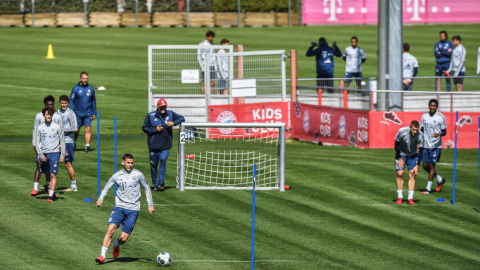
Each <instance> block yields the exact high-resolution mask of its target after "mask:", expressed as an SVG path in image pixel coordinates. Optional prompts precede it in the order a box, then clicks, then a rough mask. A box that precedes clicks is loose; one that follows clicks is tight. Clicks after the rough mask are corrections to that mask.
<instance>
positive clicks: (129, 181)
mask: <svg viewBox="0 0 480 270" xmlns="http://www.w3.org/2000/svg"><path fill="white" fill-rule="evenodd" d="M122 165H123V168H122V169H121V170H120V171H118V172H116V173H115V174H114V175H113V176H112V177H111V178H110V179H109V180H108V182H107V184H105V188H104V189H103V190H102V193H101V194H100V197H98V200H97V206H98V207H100V206H102V204H103V199H104V198H105V196H107V193H108V191H109V190H110V189H111V188H112V187H113V186H114V185H115V184H117V186H118V189H117V196H116V197H115V207H114V208H113V211H112V213H111V214H110V218H109V219H108V229H107V233H106V234H105V237H104V238H103V244H102V250H101V253H100V256H98V257H97V258H95V261H96V262H97V263H99V264H104V263H105V255H106V253H107V251H108V248H109V247H110V243H111V242H112V236H113V234H114V233H115V230H116V229H117V228H118V226H120V224H122V234H121V235H120V236H119V237H118V239H117V240H115V242H114V244H113V246H114V247H113V258H115V259H116V258H118V255H120V245H123V244H125V242H127V239H128V237H129V236H130V234H131V233H132V231H133V228H134V227H135V223H136V222H137V217H138V212H139V211H140V199H141V197H142V194H141V193H140V187H142V188H143V190H144V191H145V197H147V204H148V212H149V213H150V215H151V214H153V212H154V211H155V208H154V207H153V199H152V191H151V190H150V186H149V185H148V182H147V179H146V178H145V176H144V175H143V173H142V172H140V171H139V170H136V169H134V168H133V156H132V155H131V154H125V155H124V156H123V159H122Z"/></svg>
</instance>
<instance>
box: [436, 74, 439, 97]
mask: <svg viewBox="0 0 480 270" xmlns="http://www.w3.org/2000/svg"><path fill="white" fill-rule="evenodd" d="M436 91H437V92H440V79H437V87H436ZM437 100H438V102H440V95H439V94H437Z"/></svg>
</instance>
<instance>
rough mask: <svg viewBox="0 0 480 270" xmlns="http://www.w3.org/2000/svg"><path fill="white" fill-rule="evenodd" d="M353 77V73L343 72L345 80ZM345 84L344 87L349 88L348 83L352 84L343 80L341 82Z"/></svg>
mask: <svg viewBox="0 0 480 270" xmlns="http://www.w3.org/2000/svg"><path fill="white" fill-rule="evenodd" d="M352 77H353V73H350V72H345V78H352ZM343 82H344V83H345V87H349V86H350V83H351V82H352V80H348V79H347V80H345V81H343Z"/></svg>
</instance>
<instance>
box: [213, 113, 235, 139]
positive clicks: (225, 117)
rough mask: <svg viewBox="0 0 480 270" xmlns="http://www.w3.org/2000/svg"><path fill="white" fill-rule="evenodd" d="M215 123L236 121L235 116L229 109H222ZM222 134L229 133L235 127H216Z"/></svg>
mask: <svg viewBox="0 0 480 270" xmlns="http://www.w3.org/2000/svg"><path fill="white" fill-rule="evenodd" d="M216 122H217V123H237V117H236V116H235V114H234V113H232V112H231V111H223V112H221V113H220V114H219V115H218V116H217V121H216ZM218 131H220V133H222V134H230V133H232V132H234V131H235V128H218Z"/></svg>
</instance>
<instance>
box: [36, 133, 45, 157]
mask: <svg viewBox="0 0 480 270" xmlns="http://www.w3.org/2000/svg"><path fill="white" fill-rule="evenodd" d="M39 127H40V126H38V127H37V129H36V130H35V133H36V134H35V146H36V147H37V154H38V156H39V157H40V158H41V159H42V161H44V159H45V157H44V156H43V151H42V142H41V141H40V140H41V138H42V137H41V136H40V135H41V132H40V128H39Z"/></svg>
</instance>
